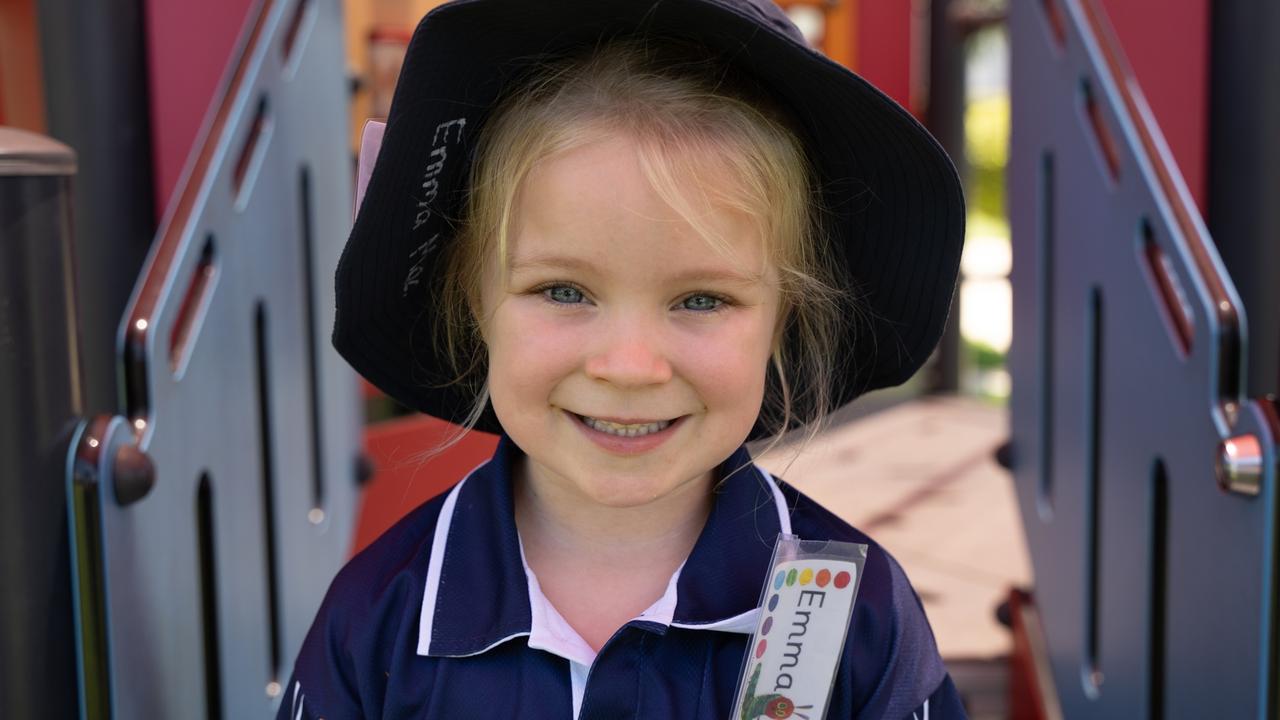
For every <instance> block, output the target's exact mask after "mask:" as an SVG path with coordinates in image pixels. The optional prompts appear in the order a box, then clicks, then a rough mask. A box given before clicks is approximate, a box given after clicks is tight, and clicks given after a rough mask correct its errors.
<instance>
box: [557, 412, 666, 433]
mask: <svg viewBox="0 0 1280 720" xmlns="http://www.w3.org/2000/svg"><path fill="white" fill-rule="evenodd" d="M578 419H580V420H582V422H583V424H584V425H586V426H587V427H589V428H591V429H592V430H595V431H597V432H602V433H608V434H609V435H617V436H618V437H643V436H645V435H652V434H653V433H656V432H659V431H662V430H666V429H667V427H668V426H670V425H671V421H670V420H656V421H654V422H640V423H616V422H612V421H609V420H598V419H596V418H593V417H588V416H586V415H579V416H578Z"/></svg>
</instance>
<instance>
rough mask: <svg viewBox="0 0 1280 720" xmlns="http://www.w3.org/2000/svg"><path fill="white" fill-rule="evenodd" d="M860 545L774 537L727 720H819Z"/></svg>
mask: <svg viewBox="0 0 1280 720" xmlns="http://www.w3.org/2000/svg"><path fill="white" fill-rule="evenodd" d="M866 559H867V546H866V545H862V544H856V543H842V542H834V541H824V540H801V539H799V538H797V537H795V536H794V535H780V536H778V542H777V544H776V545H775V546H774V551H773V564H772V570H771V571H770V573H769V577H768V579H767V580H766V582H765V587H764V592H763V593H761V603H760V621H759V623H758V624H757V625H756V631H755V635H753V636H752V639H751V644H750V645H749V646H748V648H747V659H746V662H745V663H744V665H743V673H742V680H741V681H740V684H739V691H738V701H737V704H736V705H735V707H734V711H733V720H757V719H758V718H769V719H770V720H782V719H784V718H798V719H799V720H815V719H820V718H824V717H826V713H827V702H828V701H829V700H830V698H831V688H832V685H833V684H834V682H835V674H836V669H837V668H838V667H839V666H840V658H841V655H842V654H843V651H844V643H845V638H846V637H847V636H848V632H849V621H850V619H851V618H852V617H853V601H854V598H855V597H856V596H857V593H858V585H859V583H860V581H861V579H862V568H863V566H864V565H865V563H866Z"/></svg>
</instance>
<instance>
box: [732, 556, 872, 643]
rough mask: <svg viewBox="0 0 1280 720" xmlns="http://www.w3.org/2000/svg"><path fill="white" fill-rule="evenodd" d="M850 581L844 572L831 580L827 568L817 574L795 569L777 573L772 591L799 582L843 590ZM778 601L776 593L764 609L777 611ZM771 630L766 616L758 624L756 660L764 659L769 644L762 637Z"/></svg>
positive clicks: (769, 621)
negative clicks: (758, 637) (758, 636)
mask: <svg viewBox="0 0 1280 720" xmlns="http://www.w3.org/2000/svg"><path fill="white" fill-rule="evenodd" d="M852 580H853V576H851V575H850V574H849V573H848V572H846V571H844V570H841V571H840V572H838V573H836V574H835V577H834V578H833V577H832V575H831V571H830V570H828V569H827V568H820V569H819V570H818V571H817V572H814V570H813V568H805V569H803V570H796V569H795V568H792V569H791V570H779V571H778V574H777V575H776V576H774V578H773V589H774V590H781V589H782V586H783V585H786V586H787V587H792V586H794V585H795V584H796V583H797V582H799V583H800V586H801V587H804V586H806V585H808V584H809V583H813V584H815V585H817V586H818V587H820V588H825V587H826V586H827V584H828V583H830V584H831V586H832V588H833V589H835V590H843V589H845V588H846V587H848V586H849V582H850V581H852ZM779 600H780V598H779V596H778V594H777V593H776V592H775V593H774V594H773V595H772V596H770V597H769V602H768V603H766V607H767V608H768V609H769V612H773V611H775V610H777V609H778V601H779ZM771 629H773V616H772V615H766V616H765V618H764V622H762V623H761V624H760V636H761V637H760V642H759V643H758V644H757V645H756V651H755V656H756V659H757V660H758V659H760V658H762V657H764V651H765V649H766V648H767V647H768V646H769V643H768V641H767V640H765V638H764V636H765V635H768V634H769V631H770V630H771Z"/></svg>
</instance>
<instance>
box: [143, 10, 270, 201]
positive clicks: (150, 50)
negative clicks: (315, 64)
mask: <svg viewBox="0 0 1280 720" xmlns="http://www.w3.org/2000/svg"><path fill="white" fill-rule="evenodd" d="M253 2H254V0H218V2H208V1H207V0H146V3H145V5H146V8H145V11H146V22H147V28H146V31H147V73H148V75H149V79H150V91H151V163H152V171H153V172H154V173H155V206H156V212H157V213H158V214H160V215H163V213H164V209H165V207H166V206H167V205H168V202H169V196H170V195H171V194H172V193H173V190H174V187H175V186H176V185H177V184H178V177H179V175H180V174H181V173H182V167H183V165H184V164H185V163H186V161H187V155H188V154H189V153H190V152H191V146H192V144H193V143H194V142H195V139H196V133H197V132H198V131H199V129H200V123H201V121H202V120H204V116H205V113H206V112H207V110H208V108H209V103H210V101H211V100H212V99H213V95H214V92H215V91H216V90H217V89H218V84H219V82H220V81H221V79H222V74H223V72H224V71H225V70H226V67H227V64H228V62H230V59H231V52H232V50H233V49H234V48H235V45H236V38H237V37H239V35H240V29H241V26H242V25H243V24H244V21H245V18H246V16H247V15H248V11H249V8H250V6H251V5H252V4H253ZM157 219H158V218H157Z"/></svg>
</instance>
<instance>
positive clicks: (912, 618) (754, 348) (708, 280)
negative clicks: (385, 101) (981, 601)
mask: <svg viewBox="0 0 1280 720" xmlns="http://www.w3.org/2000/svg"><path fill="white" fill-rule="evenodd" d="M962 218H963V203H962V199H961V196H960V191H959V185H958V182H957V180H956V177H955V174H954V171H953V170H952V168H951V165H950V164H949V162H948V161H947V159H946V157H945V155H944V154H943V153H942V151H941V150H940V149H939V148H938V146H937V144H936V143H934V142H933V140H932V138H930V137H929V136H928V134H927V133H926V132H925V131H924V130H922V129H921V128H920V127H919V125H918V124H916V122H915V121H914V120H913V119H912V118H911V117H910V116H909V115H908V114H906V113H905V112H904V111H902V110H901V109H900V108H898V107H897V106H896V105H894V104H893V103H892V102H891V101H890V100H888V99H886V98H885V97H884V96H883V95H881V94H880V93H879V92H877V91H876V90H874V89H873V88H871V87H870V86H869V85H867V84H866V83H865V82H864V81H862V80H861V79H860V78H858V77H857V76H855V75H853V74H852V73H850V72H848V71H847V70H845V69H843V68H841V67H840V66H838V65H836V64H834V63H832V62H830V61H828V60H827V59H825V58H824V57H822V56H821V55H819V54H818V53H816V52H815V51H813V50H811V49H809V48H808V47H807V46H806V45H805V43H804V40H803V39H802V37H801V36H800V34H799V32H798V31H797V30H796V29H795V27H794V26H793V25H791V23H790V22H789V21H788V20H787V18H786V16H785V14H783V13H782V12H781V11H780V10H779V9H778V8H777V7H776V6H775V5H773V3H772V2H771V1H770V0H577V1H570V0H540V1H539V2H529V1H528V0H458V1H457V2H453V3H449V4H447V5H445V6H442V7H441V8H439V9H437V10H436V11H434V12H432V13H431V14H430V15H429V16H428V17H427V18H426V19H424V20H423V22H422V24H421V25H420V26H419V27H418V30H417V32H416V33H415V34H414V38H413V40H412V42H411V43H410V46H409V49H408V53H407V56H406V59H405V64H404V67H403V70H402V72H401V76H400V80H399V84H398V86H397V88H396V95H395V101H394V103H393V106H392V109H391V113H390V117H389V118H388V124H387V128H386V134H385V138H384V142H383V146H382V148H381V151H380V153H379V155H378V160H377V164H376V166H375V168H374V171H373V175H372V178H371V180H370V183H369V187H368V191H367V194H366V195H365V198H364V200H363V203H362V204H361V207H360V209H359V213H358V216H357V218H356V223H355V228H354V230H353V232H352V235H351V239H350V241H349V242H348V245H347V248H346V251H345V253H344V255H343V258H342V262H341V264H340V266H339V268H338V276H337V283H338V308H337V321H336V325H335V329H334V342H335V345H336V346H337V347H338V349H339V350H340V351H341V352H342V353H343V355H344V356H345V357H346V358H347V359H348V360H349V361H350V362H351V363H352V364H353V365H354V366H355V367H356V368H357V369H358V370H359V371H360V372H362V373H363V374H364V375H365V376H366V377H367V378H369V379H370V380H371V381H372V382H374V383H376V384H377V385H378V386H379V387H381V388H382V389H383V390H384V391H385V392H387V393H388V394H389V395H391V396H392V397H394V398H396V399H398V400H400V401H401V402H403V403H405V404H407V405H409V406H412V407H415V408H417V409H419V410H422V411H423V412H427V413H430V414H432V415H435V416H437V417H442V418H446V419H450V420H454V421H455V422H458V423H459V424H461V425H463V426H465V427H476V428H480V429H485V430H489V431H492V432H497V433H500V434H501V436H502V439H501V441H500V443H499V446H498V449H497V451H496V453H495V455H494V457H493V458H492V459H491V460H490V461H488V462H487V463H485V464H484V465H482V466H480V467H479V468H477V469H476V470H474V471H473V472H472V473H471V474H470V475H469V476H468V477H467V478H466V479H464V480H463V481H462V482H461V483H459V484H458V485H457V486H455V487H454V488H453V489H452V490H451V491H450V492H448V493H446V494H445V495H443V496H441V497H438V498H436V499H434V500H432V501H430V502H428V503H426V504H424V505H422V506H421V507H419V508H417V509H415V510H413V511H412V512H410V513H409V514H408V516H407V517H405V518H404V519H403V520H402V521H401V522H400V523H398V524H397V525H396V526H395V527H393V528H392V529H391V530H389V531H388V532H387V533H386V534H385V535H383V536H382V537H381V538H380V539H379V540H378V541H376V542H375V543H374V544H373V545H371V546H370V547H369V548H368V549H367V550H365V551H364V552H362V553H361V554H360V555H358V556H357V557H355V558H354V559H352V561H351V562H350V563H349V564H348V565H347V566H346V567H345V568H344V569H343V570H342V571H341V572H340V573H339V575H338V577H337V578H336V579H335V580H334V582H333V585H332V587H331V588H330V591H329V593H328V595H327V596H326V598H325V600H324V603H323V605H322V606H321V608H320V611H319V613H318V615H317V617H316V619H315V623H314V625H313V626H312V629H311V632H310V634H309V635H308V637H307V639H306V642H305V643H304V645H303V648H302V650H301V653H300V656H299V658H298V661H297V665H296V668H295V672H294V676H293V678H292V679H291V681H290V682H289V685H288V686H287V688H286V693H285V699H284V702H283V706H282V709H281V712H280V717H281V718H299V717H308V718H320V717H323V718H329V719H330V720H337V719H339V718H358V717H365V718H375V717H377V718H382V717H386V718H463V719H466V720H472V719H478V718H566V719H568V718H584V719H585V718H604V719H609V720H614V719H617V718H664V719H665V718H708V719H711V718H714V719H717V720H722V719H724V718H728V717H730V715H731V713H732V712H733V708H734V700H735V697H734V695H735V691H736V690H737V688H738V683H739V680H740V677H741V672H742V666H743V661H744V657H745V655H746V648H747V643H748V642H749V640H750V637H751V633H752V632H753V631H754V629H755V627H756V621H757V619H758V618H759V609H758V608H757V602H758V599H759V598H760V592H761V587H762V584H763V583H764V582H765V578H766V574H767V573H768V572H769V570H770V558H771V555H772V551H773V546H774V541H775V539H776V538H777V537H778V535H779V533H789V534H795V535H797V536H799V537H801V538H803V539H807V540H838V541H848V542H860V543H870V545H871V547H870V550H869V553H868V556H867V559H866V564H865V568H864V574H863V577H862V581H861V586H860V589H859V591H858V596H857V601H856V605H855V609H854V615H853V619H852V622H851V623H850V625H849V630H848V637H847V640H846V642H845V645H844V651H843V657H842V659H841V661H840V664H839V667H838V668H837V670H836V673H835V681H834V688H833V690H832V693H831V698H830V701H829V706H828V712H827V715H826V716H827V717H829V718H854V717H857V718H894V719H902V718H924V717H933V718H954V717H963V709H962V707H961V705H960V702H959V698H958V696H957V694H956V692H955V689H954V687H953V685H952V683H951V681H950V679H949V678H948V676H947V674H946V671H945V669H944V668H943V666H942V663H941V660H940V659H939V657H938V653H937V649H936V646H935V644H934V640H933V635H932V632H931V630H930V628H929V624H928V621H927V620H926V619H925V615H924V612H923V610H922V608H921V605H920V602H919V600H918V599H917V597H916V595H915V593H914V592H913V591H912V589H911V587H910V584H909V583H908V581H907V579H906V577H905V575H904V574H903V572H902V569H901V568H900V567H899V566H898V564H897V563H896V562H895V561H894V560H893V559H892V558H891V557H889V556H888V554H886V553H885V552H884V551H883V550H882V549H880V548H879V547H878V546H876V545H875V544H874V543H872V542H871V541H870V540H868V539H867V538H866V537H865V536H864V535H863V534H861V533H860V532H858V531H857V530H855V529H853V528H851V527H849V526H848V525H847V524H845V523H844V522H842V521H841V520H839V519H838V518H837V517H835V516H834V515H832V514H831V513H829V512H827V511H826V510H824V509H823V508H821V507H819V506H818V505H816V504H815V503H814V502H813V501H812V500H809V499H808V498H806V497H805V496H803V495H801V494H800V493H799V492H797V491H796V490H794V489H793V488H791V487H790V486H788V485H786V484H784V483H783V482H782V481H780V480H778V479H776V478H773V477H771V476H770V475H769V474H768V473H766V472H764V471H762V470H760V469H759V468H757V467H756V466H754V465H753V464H752V461H751V458H750V456H749V455H748V453H747V451H746V450H745V449H744V447H743V443H744V442H745V441H747V440H749V439H762V438H770V437H772V438H775V439H776V438H777V437H778V436H780V434H781V433H783V432H784V431H786V430H788V429H789V428H793V427H797V426H801V425H805V426H806V427H808V428H809V429H810V431H811V432H812V431H813V429H815V428H817V427H819V426H820V425H821V422H822V420H823V418H824V417H825V416H826V414H827V413H828V412H829V411H830V410H831V409H833V408H834V407H836V406H838V405H839V404H842V403H844V402H847V401H849V400H851V399H852V398H854V397H855V396H857V395H858V394H859V393H861V392H863V391H865V390H867V389H871V388H876V387H882V386H886V385H890V384H895V383H898V382H901V381H903V380H904V379H906V378H907V377H909V376H910V375H911V374H912V373H913V372H914V371H915V370H916V369H917V368H918V367H919V365H920V364H921V362H922V361H923V360H924V359H925V358H926V356H927V355H928V353H929V351H930V349H931V348H932V347H933V345H934V343H935V342H936V341H937V338H938V336H939V334H940V332H941V329H942V326H943V322H944V320H945V317H946V314H947V310H948V307H949V302H950V298H951V294H952V290H953V284H954V280H955V274H956V268H957V264H958V260H959V251H960V244H961V240H962V235H963V226H962ZM762 707H764V713H765V714H766V715H767V716H769V717H775V718H783V717H790V716H792V714H793V713H795V716H796V717H805V715H804V714H803V711H801V710H797V709H796V708H794V707H791V706H788V705H787V704H785V703H781V704H780V703H777V702H772V703H769V704H767V705H763V706H762ZM758 710H759V707H757V708H756V709H755V710H753V712H755V711H758ZM746 714H747V713H746V712H745V711H744V712H743V715H744V717H745V715H746Z"/></svg>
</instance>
